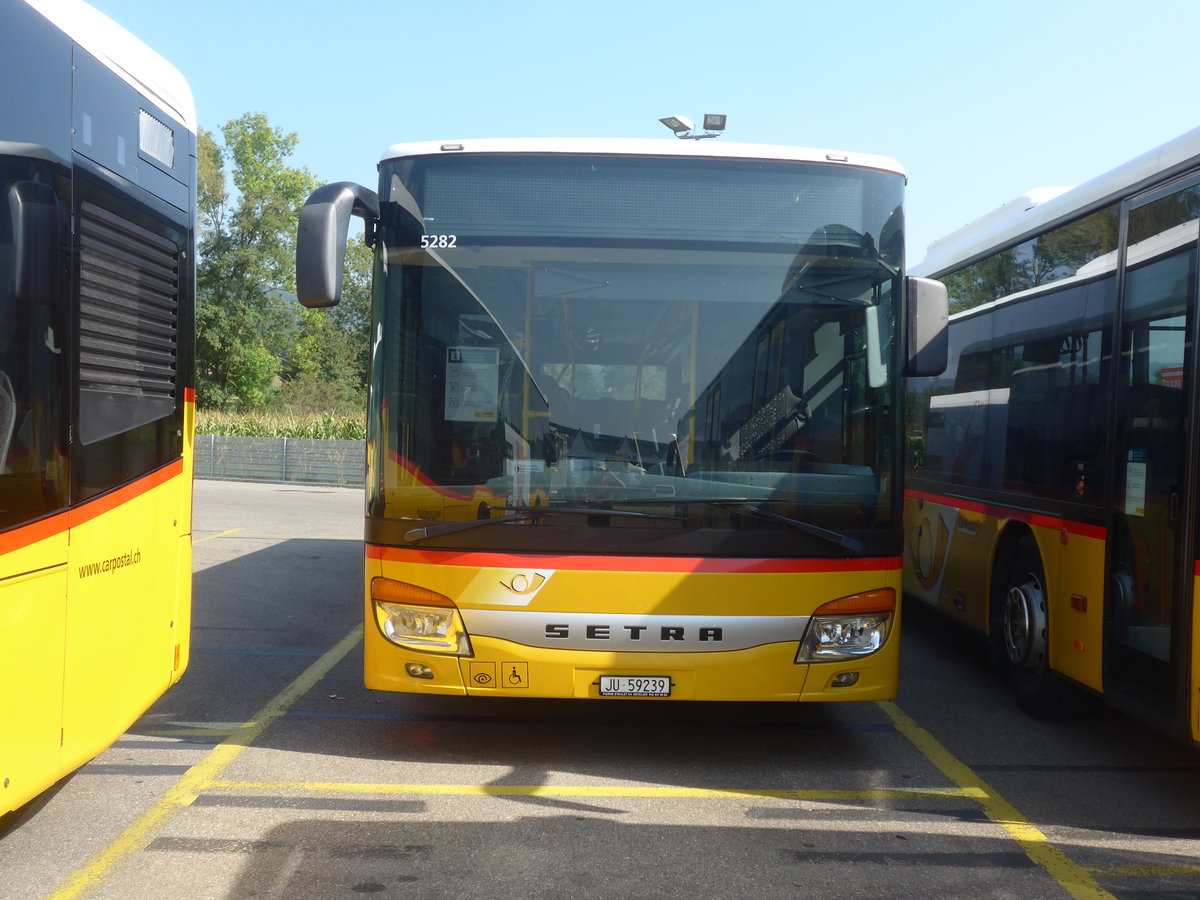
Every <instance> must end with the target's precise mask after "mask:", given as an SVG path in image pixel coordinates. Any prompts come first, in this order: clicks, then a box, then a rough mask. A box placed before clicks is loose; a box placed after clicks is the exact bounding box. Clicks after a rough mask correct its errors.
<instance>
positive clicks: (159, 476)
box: [67, 459, 183, 528]
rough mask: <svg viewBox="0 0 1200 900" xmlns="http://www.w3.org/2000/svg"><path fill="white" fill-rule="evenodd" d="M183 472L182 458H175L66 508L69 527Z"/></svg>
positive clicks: (123, 502)
mask: <svg viewBox="0 0 1200 900" xmlns="http://www.w3.org/2000/svg"><path fill="white" fill-rule="evenodd" d="M182 474H183V460H182V459H177V460H174V461H173V462H170V463H167V465H165V466H163V467H162V468H161V469H155V470H154V471H153V472H151V473H150V474H149V475H146V476H144V477H143V478H139V479H138V480H137V481H135V482H133V483H131V484H127V485H125V486H124V487H120V488H117V489H116V490H115V491H111V492H109V493H107V494H105V495H104V496H102V497H97V498H96V499H95V500H89V501H88V502H87V503H83V504H81V505H79V506H77V507H75V508H74V509H72V510H68V512H67V515H69V516H70V517H71V527H72V528H74V527H75V526H76V525H82V524H83V523H84V522H90V521H92V519H95V518H98V517H100V516H102V515H104V514H105V513H106V512H111V511H112V510H114V509H116V508H117V507H118V506H124V505H125V504H126V503H128V502H129V501H131V500H135V499H136V498H138V497H140V496H142V495H143V494H148V493H149V492H150V491H152V490H154V489H155V488H156V487H159V486H160V485H163V484H166V483H167V482H168V481H170V480H171V479H173V478H178V477H179V476H180V475H182Z"/></svg>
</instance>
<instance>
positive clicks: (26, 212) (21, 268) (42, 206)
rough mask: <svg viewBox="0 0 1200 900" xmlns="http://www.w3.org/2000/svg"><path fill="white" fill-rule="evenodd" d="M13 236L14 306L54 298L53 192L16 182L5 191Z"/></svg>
mask: <svg viewBox="0 0 1200 900" xmlns="http://www.w3.org/2000/svg"><path fill="white" fill-rule="evenodd" d="M8 214H9V218H10V220H11V222H12V235H13V263H14V265H13V296H14V299H15V300H16V301H17V302H18V303H27V304H33V303H41V304H51V303H55V302H56V301H57V299H58V253H59V247H58V200H57V198H56V197H55V196H54V189H53V188H52V187H50V185H48V184H41V183H40V182H36V181H18V182H17V183H16V184H14V185H13V186H12V187H10V188H9V189H8Z"/></svg>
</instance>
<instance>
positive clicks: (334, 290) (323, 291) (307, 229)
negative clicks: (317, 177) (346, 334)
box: [296, 181, 379, 309]
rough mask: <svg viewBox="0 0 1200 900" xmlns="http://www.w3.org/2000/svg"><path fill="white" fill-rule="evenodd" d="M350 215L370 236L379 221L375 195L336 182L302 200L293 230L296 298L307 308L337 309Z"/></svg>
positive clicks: (340, 293) (355, 185)
mask: <svg viewBox="0 0 1200 900" xmlns="http://www.w3.org/2000/svg"><path fill="white" fill-rule="evenodd" d="M352 215H354V216H359V217H360V218H362V220H363V221H364V222H365V223H366V228H367V234H368V235H370V234H372V232H373V229H374V227H375V223H376V222H378V221H379V196H378V195H377V194H376V193H375V192H374V191H372V190H371V189H369V188H365V187H363V186H362V185H360V184H354V183H353V182H350V181H339V182H336V183H334V184H327V185H325V186H324V187H319V188H317V189H316V190H315V191H313V192H312V194H311V195H310V196H309V198H308V199H307V200H305V201H304V207H303V208H302V209H301V210H300V224H299V227H298V228H297V229H296V297H297V298H298V299H299V300H300V303H301V304H303V305H304V306H307V307H309V308H310V309H312V308H317V307H324V306H337V304H338V301H340V300H341V299H342V274H343V271H344V269H345V266H346V237H347V234H348V233H349V230H350V216H352Z"/></svg>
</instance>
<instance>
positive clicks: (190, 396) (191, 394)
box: [183, 387, 196, 403]
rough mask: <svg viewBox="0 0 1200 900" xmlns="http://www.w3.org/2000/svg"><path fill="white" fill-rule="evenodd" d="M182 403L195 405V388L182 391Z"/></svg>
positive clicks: (186, 388)
mask: <svg viewBox="0 0 1200 900" xmlns="http://www.w3.org/2000/svg"><path fill="white" fill-rule="evenodd" d="M183 402H184V403H195V402H196V389H195V388H190V387H185V388H184V389H183Z"/></svg>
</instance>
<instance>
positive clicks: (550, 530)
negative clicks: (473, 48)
mask: <svg viewBox="0 0 1200 900" xmlns="http://www.w3.org/2000/svg"><path fill="white" fill-rule="evenodd" d="M721 150H722V153H720V154H714V153H713V152H712V151H711V150H709V149H708V148H705V149H704V150H703V151H701V150H699V149H696V148H693V147H691V146H681V145H680V144H677V143H671V142H659V141H649V142H647V141H637V142H633V141H625V142H620V141H606V142H596V141H590V142H579V141H576V142H564V141H558V142H548V141H546V142H530V141H524V142H514V141H492V142H479V143H465V144H434V145H408V146H399V147H395V148H392V150H390V151H389V153H388V154H387V155H386V156H385V158H384V160H383V162H382V163H381V165H380V173H381V177H380V186H381V194H380V195H379V196H378V197H377V196H376V195H375V194H374V193H373V192H371V191H368V190H366V189H364V188H360V187H357V186H354V185H347V184H339V185H329V186H327V187H325V188H322V189H320V190H319V191H317V192H316V193H314V195H313V197H312V198H310V200H309V203H308V204H307V205H306V207H305V210H304V212H303V213H302V217H301V225H300V232H299V245H298V274H299V293H300V297H301V300H302V301H303V302H306V303H307V304H309V305H329V303H330V302H331V301H333V302H336V299H337V295H338V292H339V280H340V271H339V267H340V262H339V260H340V258H341V253H342V246H343V245H342V244H341V242H342V241H344V240H345V228H346V225H345V223H346V220H347V218H348V216H349V215H350V214H352V213H354V214H358V215H361V216H363V218H364V219H366V220H367V222H368V227H367V239H368V241H369V242H370V243H372V244H373V246H374V248H375V253H376V276H375V288H374V303H373V308H374V312H373V320H372V337H373V341H372V344H373V355H372V379H371V392H370V402H369V440H368V484H367V520H366V570H367V572H366V575H367V577H366V590H365V617H366V629H365V638H364V641H365V648H364V652H365V676H366V684H367V686H368V687H370V688H376V689H381V690H393V691H415V692H422V693H436V694H459V695H464V694H469V695H490V696H507V697H515V696H527V697H558V698H568V697H575V698H589V697H591V698H596V697H656V698H670V699H682V700H753V701H763V700H778V701H782V700H788V701H796V700H868V699H881V698H888V697H892V696H894V694H895V691H896V680H897V667H898V637H897V633H896V631H897V627H898V623H899V618H898V616H899V608H898V603H897V598H898V596H899V592H900V584H901V582H900V564H901V563H900V558H901V532H900V527H899V511H900V498H901V485H900V477H901V462H902V460H901V457H902V454H901V452H900V443H899V442H900V428H901V419H902V416H901V407H900V403H901V397H902V394H901V387H902V378H901V376H902V375H903V374H904V371H905V370H906V365H907V369H908V370H916V369H919V368H920V367H921V366H924V367H925V368H929V367H930V366H931V365H933V363H931V362H930V359H931V357H930V356H929V353H930V347H932V355H933V357H936V355H937V352H936V351H937V344H938V339H937V335H938V323H939V322H944V316H945V310H944V294H941V293H939V291H938V290H937V289H934V288H930V287H929V285H928V283H925V282H917V281H913V280H907V281H906V280H905V278H904V276H903V228H902V193H903V187H904V176H903V173H902V172H901V171H900V170H899V169H898V167H897V166H896V165H895V164H894V163H891V162H890V161H888V160H882V159H879V158H876V157H861V158H855V157H849V158H847V157H846V156H845V155H834V154H828V155H827V154H824V153H823V152H821V153H818V152H815V151H806V150H798V149H794V148H760V147H746V146H731V145H725V146H723V147H721ZM939 302H940V304H941V306H940V314H939V311H938V310H939ZM922 306H923V307H924V308H925V310H926V315H924V316H923V317H920V322H919V323H918V317H917V316H916V312H917V311H918V309H919V308H921V307H922ZM931 310H932V312H931ZM939 316H940V318H939ZM930 322H932V323H933V325H934V327H932V328H931V327H929V325H930ZM917 324H922V325H923V326H924V327H925V329H926V332H927V333H914V334H911V335H910V334H909V330H908V329H905V328H902V327H901V326H902V325H909V326H913V327H915V326H916V325H917ZM917 332H920V329H919V328H918V329H917ZM918 348H924V350H921V351H918ZM922 352H923V353H924V354H926V355H925V356H922V355H921V354H922ZM908 357H913V358H912V359H909V358H908ZM906 360H907V362H906Z"/></svg>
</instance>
